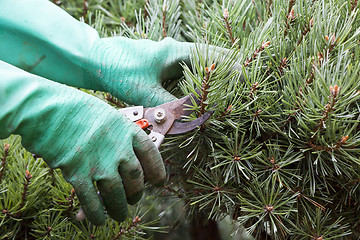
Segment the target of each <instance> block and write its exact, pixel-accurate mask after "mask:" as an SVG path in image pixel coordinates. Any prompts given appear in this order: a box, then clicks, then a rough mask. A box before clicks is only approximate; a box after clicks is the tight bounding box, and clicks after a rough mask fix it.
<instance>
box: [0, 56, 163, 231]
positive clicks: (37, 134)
mask: <svg viewBox="0 0 360 240" xmlns="http://www.w3.org/2000/svg"><path fill="white" fill-rule="evenodd" d="M0 76H1V77H0V93H1V95H0V126H1V127H0V138H1V139H3V138H6V137H8V136H9V135H10V134H19V135H21V136H22V144H23V146H24V147H25V148H26V149H27V150H29V151H31V152H33V153H35V154H39V155H40V156H42V157H43V159H44V160H45V161H46V162H47V164H48V165H49V166H50V167H51V168H60V169H61V170H62V173H63V175H64V177H65V179H66V180H67V181H69V182H70V183H71V184H72V185H73V186H74V188H75V191H76V194H77V196H78V198H79V200H80V203H81V206H82V208H83V210H84V212H85V214H86V216H87V218H88V219H89V220H90V221H91V222H92V223H94V224H95V225H100V224H103V223H104V221H105V214H104V209H103V206H102V204H101V201H100V199H99V197H98V195H97V191H96V189H95V187H94V184H93V182H94V181H96V182H97V187H98V189H99V191H100V193H101V196H102V198H103V201H104V205H105V207H106V210H107V212H108V214H109V215H110V216H111V217H112V218H113V219H115V220H117V221H123V220H124V219H125V217H126V216H127V204H126V203H127V202H128V203H130V204H132V203H135V202H137V201H138V200H139V198H140V197H141V193H142V190H143V188H144V176H145V179H146V180H147V181H149V182H150V183H152V184H161V183H163V181H164V179H165V170H164V165H163V163H162V159H161V156H160V153H159V152H158V150H157V148H156V147H155V145H154V144H153V143H152V141H151V140H150V138H149V137H148V136H147V135H146V133H145V132H143V130H141V129H140V128H139V127H138V126H137V125H136V124H134V123H133V122H131V121H130V120H128V119H127V118H126V117H125V116H124V115H122V114H121V113H119V112H118V111H117V110H115V109H114V108H112V107H110V106H109V105H107V104H106V103H104V102H102V101H101V100H98V99H96V98H93V97H91V96H90V95H87V94H85V93H83V92H81V91H78V90H76V89H73V88H70V87H66V86H64V85H61V84H58V83H54V82H51V81H48V80H46V79H43V78H41V77H38V76H35V75H32V74H29V73H27V72H25V71H22V70H20V69H18V68H16V67H14V66H11V65H9V64H7V63H5V62H2V61H0Z"/></svg>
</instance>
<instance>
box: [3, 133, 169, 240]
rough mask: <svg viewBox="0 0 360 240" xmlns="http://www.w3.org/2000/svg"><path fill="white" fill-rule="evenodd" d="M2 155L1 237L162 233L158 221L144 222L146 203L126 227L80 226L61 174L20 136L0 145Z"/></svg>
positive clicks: (143, 236)
mask: <svg viewBox="0 0 360 240" xmlns="http://www.w3.org/2000/svg"><path fill="white" fill-rule="evenodd" d="M0 156H1V157H0V159H1V168H0V209H1V213H0V238H1V239H114V240H115V239H146V234H145V233H146V231H163V229H162V228H159V227H156V226H157V225H158V219H155V220H150V221H143V220H142V218H143V217H144V215H145V214H146V211H148V210H146V209H144V208H142V207H141V205H137V206H135V207H132V208H130V215H129V217H128V219H127V220H126V221H125V222H123V223H118V222H116V221H113V220H111V219H110V218H108V219H107V221H106V223H105V225H104V226H101V227H96V226H93V225H91V224H90V223H89V222H88V221H86V220H84V221H81V222H79V221H77V220H76V219H75V216H76V214H77V212H78V211H79V209H80V204H79V201H78V199H77V197H76V195H75V191H74V190H73V189H72V186H71V185H70V184H69V183H67V182H66V181H65V180H64V178H63V177H62V175H61V172H60V170H52V169H50V168H48V167H47V165H46V164H45V162H44V161H43V160H42V159H41V158H37V157H36V156H33V155H32V154H31V153H29V152H27V151H26V150H25V149H24V148H22V147H21V138H20V137H18V136H11V137H10V138H8V139H6V140H4V141H0Z"/></svg>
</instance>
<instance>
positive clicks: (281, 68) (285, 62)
mask: <svg viewBox="0 0 360 240" xmlns="http://www.w3.org/2000/svg"><path fill="white" fill-rule="evenodd" d="M286 67H287V58H286V57H284V58H283V59H282V60H281V62H280V66H279V67H278V70H279V74H280V75H283V74H284V69H285V68H286Z"/></svg>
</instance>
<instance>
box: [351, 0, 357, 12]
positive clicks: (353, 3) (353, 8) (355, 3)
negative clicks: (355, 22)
mask: <svg viewBox="0 0 360 240" xmlns="http://www.w3.org/2000/svg"><path fill="white" fill-rule="evenodd" d="M357 4H358V0H352V1H351V10H350V12H353V11H354V10H355V8H356V7H357Z"/></svg>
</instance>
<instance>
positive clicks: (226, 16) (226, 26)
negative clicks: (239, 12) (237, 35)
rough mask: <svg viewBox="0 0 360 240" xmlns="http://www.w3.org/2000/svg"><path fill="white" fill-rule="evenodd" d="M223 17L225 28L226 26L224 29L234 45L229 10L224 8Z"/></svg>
mask: <svg viewBox="0 0 360 240" xmlns="http://www.w3.org/2000/svg"><path fill="white" fill-rule="evenodd" d="M223 17H224V22H225V28H226V30H227V32H228V35H229V38H230V41H231V44H233V45H234V43H235V39H234V37H233V34H232V28H231V26H230V22H229V12H228V10H227V9H225V10H224V13H223Z"/></svg>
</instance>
